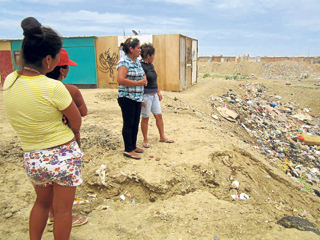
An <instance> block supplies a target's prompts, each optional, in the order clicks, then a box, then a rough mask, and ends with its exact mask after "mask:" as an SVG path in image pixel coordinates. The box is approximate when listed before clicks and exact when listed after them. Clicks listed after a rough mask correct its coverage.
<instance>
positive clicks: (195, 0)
mask: <svg viewBox="0 0 320 240" xmlns="http://www.w3.org/2000/svg"><path fill="white" fill-rule="evenodd" d="M149 1H151V2H167V3H175V4H180V5H198V4H201V3H203V2H204V1H203V0H149Z"/></svg>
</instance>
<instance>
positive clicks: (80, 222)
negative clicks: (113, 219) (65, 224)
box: [72, 216, 88, 227]
mask: <svg viewBox="0 0 320 240" xmlns="http://www.w3.org/2000/svg"><path fill="white" fill-rule="evenodd" d="M87 222H88V218H87V217H86V216H83V217H79V218H78V219H77V220H75V221H74V222H72V227H79V226H81V225H83V224H86V223H87Z"/></svg>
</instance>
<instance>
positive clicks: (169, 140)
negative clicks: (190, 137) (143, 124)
mask: <svg viewBox="0 0 320 240" xmlns="http://www.w3.org/2000/svg"><path fill="white" fill-rule="evenodd" d="M159 142H164V143H174V141H173V140H172V139H168V140H165V141H161V140H160V141H159Z"/></svg>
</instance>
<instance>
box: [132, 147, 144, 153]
mask: <svg viewBox="0 0 320 240" xmlns="http://www.w3.org/2000/svg"><path fill="white" fill-rule="evenodd" d="M134 151H135V152H136V153H143V152H144V150H143V149H141V148H138V147H137V148H136V150H134Z"/></svg>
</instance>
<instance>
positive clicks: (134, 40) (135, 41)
mask: <svg viewBox="0 0 320 240" xmlns="http://www.w3.org/2000/svg"><path fill="white" fill-rule="evenodd" d="M139 44H140V41H139V39H138V38H128V39H127V40H126V41H125V42H124V43H123V51H124V53H125V54H127V55H128V54H129V53H130V47H132V48H135V47H136V46H138V45H139Z"/></svg>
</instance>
